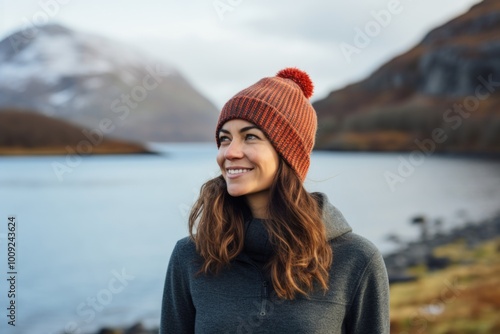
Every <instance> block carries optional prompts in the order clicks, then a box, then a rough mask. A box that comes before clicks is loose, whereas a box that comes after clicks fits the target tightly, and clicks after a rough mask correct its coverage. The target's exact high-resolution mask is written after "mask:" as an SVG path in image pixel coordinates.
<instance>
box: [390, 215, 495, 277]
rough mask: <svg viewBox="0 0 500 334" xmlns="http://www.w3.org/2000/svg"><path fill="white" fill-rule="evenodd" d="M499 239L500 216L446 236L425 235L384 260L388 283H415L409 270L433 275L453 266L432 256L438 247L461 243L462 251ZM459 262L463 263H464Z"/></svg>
mask: <svg viewBox="0 0 500 334" xmlns="http://www.w3.org/2000/svg"><path fill="white" fill-rule="evenodd" d="M499 236H500V213H499V214H497V215H496V216H494V217H493V218H490V219H486V220H484V221H481V222H477V223H467V224H465V225H464V226H460V227H457V228H454V229H453V230H451V231H449V232H444V233H443V232H441V233H436V234H434V235H432V236H427V235H425V234H424V235H422V236H421V238H420V239H419V240H417V241H413V242H409V243H407V244H404V245H401V246H400V249H398V250H397V251H394V252H393V253H391V254H388V255H386V256H384V261H385V264H386V267H387V271H388V274H389V282H390V283H391V284H392V283H396V282H404V281H411V280H415V279H416V276H414V275H412V274H411V273H410V271H409V269H410V268H412V267H416V266H421V265H423V266H425V267H426V268H427V269H428V270H430V271H433V270H439V269H443V268H446V267H447V266H449V265H450V264H451V263H452V260H451V259H450V258H448V257H444V256H443V257H438V256H436V255H435V250H436V249H438V248H439V247H442V246H446V245H450V244H452V243H456V242H463V243H464V245H465V247H467V248H473V247H475V246H478V245H480V244H482V243H484V242H486V241H488V240H491V239H494V238H496V237H499ZM460 261H462V262H466V261H467V259H462V260H460ZM464 264H465V263H464Z"/></svg>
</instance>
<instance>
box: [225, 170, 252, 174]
mask: <svg viewBox="0 0 500 334" xmlns="http://www.w3.org/2000/svg"><path fill="white" fill-rule="evenodd" d="M248 171H250V169H228V170H227V173H228V174H241V173H245V172H248Z"/></svg>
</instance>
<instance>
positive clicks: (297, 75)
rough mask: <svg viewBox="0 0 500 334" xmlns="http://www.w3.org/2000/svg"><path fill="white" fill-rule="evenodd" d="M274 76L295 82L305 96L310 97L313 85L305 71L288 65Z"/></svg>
mask: <svg viewBox="0 0 500 334" xmlns="http://www.w3.org/2000/svg"><path fill="white" fill-rule="evenodd" d="M276 76H277V77H280V78H283V79H290V80H292V81H293V82H295V83H296V84H297V85H299V87H300V89H302V92H303V93H304V95H305V97H306V98H310V97H311V96H312V95H313V91H314V85H313V83H312V81H311V78H309V75H308V74H307V73H306V72H304V71H302V70H299V69H298V68H295V67H288V68H285V69H283V70H281V71H279V72H278V73H277V74H276Z"/></svg>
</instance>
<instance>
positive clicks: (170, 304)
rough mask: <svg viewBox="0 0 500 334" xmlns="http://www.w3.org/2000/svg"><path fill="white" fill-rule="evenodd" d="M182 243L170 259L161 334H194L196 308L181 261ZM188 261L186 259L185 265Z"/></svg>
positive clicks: (164, 294)
mask: <svg viewBox="0 0 500 334" xmlns="http://www.w3.org/2000/svg"><path fill="white" fill-rule="evenodd" d="M181 242H182V240H181V241H179V242H177V244H176V245H175V248H174V250H173V252H172V255H171V257H170V261H169V264H168V269H167V275H166V278H165V286H164V288H163V300H162V308H161V320H160V334H188V333H194V323H195V314H196V311H195V308H194V305H193V301H192V299H191V292H190V288H189V286H190V284H189V278H188V275H187V274H188V273H187V268H186V266H184V265H182V263H183V262H181V261H180V259H179V253H181ZM185 262H187V259H184V263H185Z"/></svg>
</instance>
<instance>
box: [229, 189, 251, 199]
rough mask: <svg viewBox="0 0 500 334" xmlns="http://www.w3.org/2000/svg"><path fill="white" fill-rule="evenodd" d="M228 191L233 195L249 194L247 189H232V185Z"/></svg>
mask: <svg viewBox="0 0 500 334" xmlns="http://www.w3.org/2000/svg"><path fill="white" fill-rule="evenodd" d="M227 192H228V193H229V195H231V196H233V197H240V196H244V195H246V194H247V193H246V192H245V191H243V190H241V189H231V187H228V188H227Z"/></svg>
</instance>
